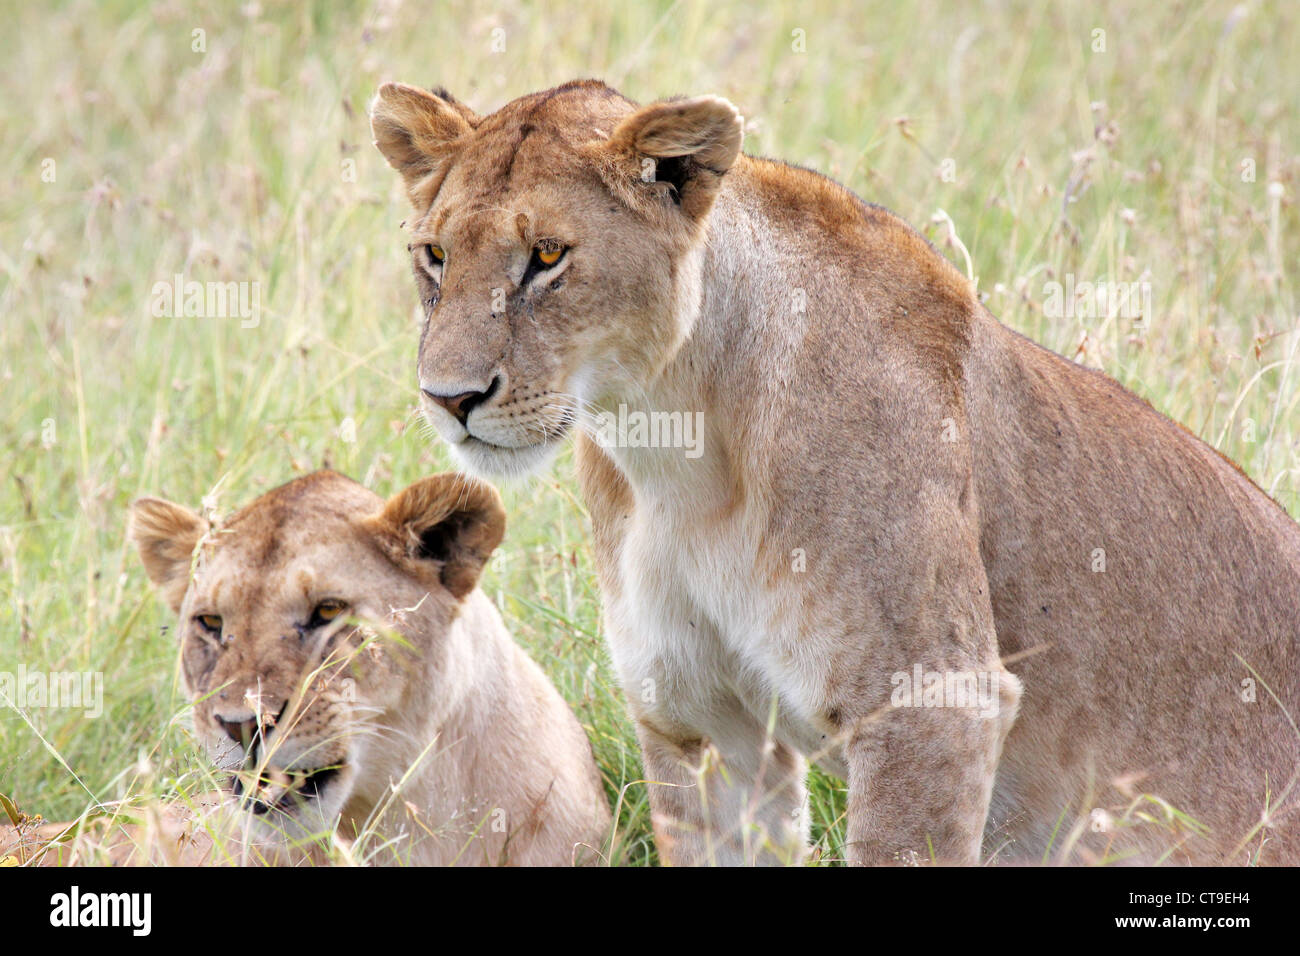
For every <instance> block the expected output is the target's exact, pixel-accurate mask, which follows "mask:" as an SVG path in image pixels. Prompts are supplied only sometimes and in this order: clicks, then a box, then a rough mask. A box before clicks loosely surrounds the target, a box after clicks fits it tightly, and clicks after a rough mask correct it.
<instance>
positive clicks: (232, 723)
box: [217, 717, 258, 749]
mask: <svg viewBox="0 0 1300 956" xmlns="http://www.w3.org/2000/svg"><path fill="white" fill-rule="evenodd" d="M217 723H218V724H219V725H220V726H221V729H222V730H224V731H225V732H226V736H227V737H229V738H230V739H231V740H233V741H234V742H235V743H237V744H239V745H240V746H242V747H244V748H245V749H247V748H248V747H249V746H250V745H251V744H252V742H253V739H254V738H255V737H256V736H257V731H258V721H257V718H255V717H250V718H248V719H247V720H226V719H225V718H224V717H218V718H217Z"/></svg>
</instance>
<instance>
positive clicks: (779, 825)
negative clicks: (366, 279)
mask: <svg viewBox="0 0 1300 956" xmlns="http://www.w3.org/2000/svg"><path fill="white" fill-rule="evenodd" d="M372 124H373V129H374V133H375V139H376V145H377V146H378V147H379V149H380V150H381V151H382V152H383V154H384V156H385V157H386V158H387V159H388V161H389V162H390V163H391V164H392V165H393V166H394V167H395V168H397V169H398V170H399V171H400V172H401V173H402V176H403V178H404V180H405V183H406V187H407V191H408V194H409V197H410V200H411V202H412V203H413V205H414V206H415V209H416V211H417V213H418V216H417V217H416V218H415V219H414V221H413V222H412V224H411V227H410V228H411V246H410V248H411V252H412V255H413V257H414V260H415V275H416V281H417V283H418V286H419V289H420V295H421V298H422V300H423V302H424V304H425V308H426V310H427V316H428V318H427V321H426V323H425V327H424V331H423V334H422V337H421V341H420V352H419V382H420V388H421V390H422V393H423V395H422V401H423V403H424V408H425V412H426V414H427V415H428V417H429V420H430V421H431V422H432V423H433V425H434V426H435V427H436V428H437V429H438V431H439V432H440V433H441V434H442V435H443V437H444V438H445V439H446V440H447V441H448V443H450V444H451V446H452V448H453V450H454V452H455V453H456V455H457V457H458V459H459V460H460V461H461V462H463V463H464V464H465V465H466V466H468V467H469V468H471V469H474V470H476V471H478V472H480V473H486V474H511V473H516V472H521V471H524V470H526V469H528V468H530V467H532V466H534V465H536V464H537V463H539V462H542V461H545V460H546V458H547V456H548V454H549V453H550V452H551V451H552V450H553V449H555V447H556V446H557V445H558V444H559V443H560V442H561V441H562V440H563V438H564V435H565V433H566V432H567V431H568V430H569V428H570V427H571V426H573V425H575V424H576V425H579V426H580V428H581V432H580V434H579V437H578V457H579V470H580V477H581V482H582V487H583V492H584V496H585V499H586V502H587V506H588V508H589V509H590V512H591V518H592V525H593V531H594V536H595V547H596V552H597V559H598V563H599V569H600V575H601V580H602V586H603V590H604V593H605V598H606V611H607V618H608V630H609V640H610V647H611V651H612V654H613V657H614V660H615V662H616V664H617V667H618V670H619V672H620V674H621V677H622V680H623V682H624V685H625V687H626V688H627V691H628V700H629V703H630V706H631V709H632V711H633V714H634V716H635V718H636V722H637V728H638V733H639V735H640V739H641V744H642V748H643V751H644V756H645V761H646V765H647V775H648V778H649V779H650V780H651V781H652V784H651V790H650V793H651V798H652V801H653V804H654V808H655V811H656V814H655V818H656V830H657V833H658V837H659V840H660V846H661V849H662V850H663V852H664V855H665V857H666V858H667V859H669V860H671V861H673V862H697V861H708V860H711V859H712V860H718V861H722V862H730V861H743V860H750V859H755V858H757V857H759V856H760V855H768V854H767V851H772V852H771V854H770V856H771V857H773V858H777V859H779V858H782V857H785V858H797V857H798V853H799V849H800V848H801V847H802V845H803V841H804V840H805V835H806V827H807V824H806V822H805V814H804V812H803V809H802V805H803V802H804V788H803V777H804V770H805V758H812V759H816V760H818V761H819V762H820V763H822V764H823V765H824V766H825V767H827V768H828V769H830V770H832V771H833V772H835V773H837V774H840V775H842V776H843V777H844V778H845V779H846V780H847V781H848V784H849V808H848V838H849V846H848V847H847V855H848V856H849V857H850V858H851V859H853V860H856V861H862V862H885V861H894V860H912V859H921V860H926V859H936V860H940V861H960V862H968V863H973V862H976V861H977V860H979V859H980V857H981V844H982V843H983V846H984V848H985V850H986V851H987V852H988V853H990V854H992V853H994V852H995V851H996V852H997V857H998V859H1007V858H1013V857H1021V858H1031V859H1040V858H1042V857H1043V856H1044V854H1045V853H1046V852H1049V851H1050V852H1051V853H1053V854H1054V855H1055V856H1056V857H1057V858H1062V857H1068V858H1070V859H1083V860H1089V859H1092V860H1095V859H1103V858H1107V859H1114V858H1123V857H1128V858H1133V859H1138V860H1143V861H1155V860H1158V859H1162V858H1163V859H1168V860H1173V861H1180V862H1181V861H1201V862H1234V863H1241V862H1246V861H1248V860H1252V859H1260V860H1263V861H1270V862H1286V861H1291V862H1295V861H1300V845H1298V844H1300V836H1298V834H1297V828H1296V823H1295V819H1296V814H1295V809H1294V808H1295V805H1296V799H1297V795H1296V792H1295V782H1296V774H1297V764H1298V762H1300V736H1298V735H1297V731H1296V727H1295V725H1294V723H1293V722H1292V719H1291V718H1292V717H1295V716H1298V715H1300V527H1297V525H1296V524H1295V523H1294V522H1292V521H1291V519H1290V518H1288V517H1287V515H1286V514H1285V513H1284V512H1283V510H1282V509H1281V508H1280V507H1278V505H1276V504H1275V503H1274V502H1273V501H1271V500H1270V499H1269V498H1268V497H1267V496H1266V495H1265V494H1263V493H1262V492H1261V491H1260V490H1259V489H1258V488H1256V487H1255V486H1254V485H1252V484H1251V482H1250V481H1249V480H1248V479H1247V478H1246V477H1244V476H1243V475H1242V474H1241V473H1240V472H1239V471H1238V470H1237V469H1235V468H1234V467H1233V466H1232V465H1231V464H1230V463H1229V462H1227V461H1225V460H1224V459H1223V458H1221V457H1220V456H1219V455H1218V454H1217V453H1216V452H1215V451H1214V450H1213V449H1211V448H1209V447H1208V446H1206V445H1204V444H1202V443H1201V442H1200V441H1198V440H1197V439H1196V438H1195V437H1193V436H1192V435H1191V434H1189V433H1188V432H1186V431H1184V430H1182V429H1180V428H1179V427H1177V426H1176V425H1174V424H1173V423H1171V422H1170V421H1168V420H1167V419H1165V418H1164V417H1162V416H1161V415H1159V414H1158V413H1156V412H1155V411H1153V410H1152V409H1151V408H1150V407H1149V406H1148V405H1146V404H1145V403H1143V402H1142V401H1140V400H1138V399H1136V398H1135V397H1134V396H1132V395H1131V394H1130V393H1128V392H1126V391H1125V390H1124V389H1122V388H1120V387H1119V386H1118V385H1116V384H1115V383H1114V382H1112V381H1111V380H1110V379H1108V378H1106V377H1104V376H1102V375H1099V374H1097V373H1094V372H1090V371H1087V370H1085V369H1083V368H1080V367H1078V366H1076V365H1073V364H1071V363H1069V362H1067V361H1065V360H1063V359H1061V358H1059V357H1057V356H1056V355H1053V354H1052V353H1050V352H1048V351H1046V350H1044V349H1042V348H1039V347H1038V346H1037V345H1035V344H1033V343H1032V342H1029V341H1028V340H1026V339H1024V338H1022V337H1020V336H1019V335H1017V334H1015V333H1014V332H1012V331H1010V330H1009V329H1007V328H1005V327H1003V326H1002V325H1000V324H999V323H998V322H997V321H996V320H995V319H994V318H993V317H992V316H991V315H990V314H989V313H988V312H987V311H986V310H985V309H984V308H983V307H982V306H981V305H980V303H979V301H978V299H977V297H976V295H975V292H974V291H973V289H972V287H971V285H970V283H968V282H967V281H966V280H965V279H964V278H963V277H962V276H961V275H960V274H959V273H958V272H957V271H956V270H955V269H954V268H952V267H951V266H950V265H949V263H948V262H947V261H946V260H945V259H944V258H943V257H942V256H941V255H939V254H938V253H937V252H935V250H934V249H933V248H932V247H931V246H930V245H929V244H928V243H927V242H926V241H925V240H924V239H923V238H922V237H921V236H920V235H918V234H917V233H916V232H914V231H913V230H912V229H910V228H909V227H908V226H907V225H905V224H904V223H903V222H901V221H900V220H898V219H897V218H895V217H894V216H893V215H891V214H890V213H888V212H886V211H885V210H883V209H880V208H878V207H875V206H870V205H867V204H865V203H863V202H862V201H861V200H860V199H858V198H857V197H856V196H855V195H853V194H852V193H851V192H849V191H848V190H847V189H845V188H844V187H842V186H840V185H838V184H836V183H834V182H832V181H831V180H828V179H825V178H824V177H822V176H819V175H817V174H816V173H813V172H809V171H807V170H802V169H796V168H792V167H789V166H786V165H783V164H781V163H779V162H772V161H768V160H761V159H754V158H751V157H747V156H742V155H741V154H740V152H739V150H740V143H741V119H740V117H739V116H738V115H737V113H736V110H735V109H734V108H733V107H732V106H731V104H730V103H728V102H726V101H725V100H721V99H718V98H716V97H702V98H697V99H680V100H669V101H666V102H660V103H654V104H651V105H649V106H646V107H638V106H637V105H636V104H635V103H632V102H630V101H628V100H627V99H625V98H624V97H622V96H621V95H620V94H618V93H617V92H615V91H614V90H612V89H609V88H608V87H606V86H604V85H603V84H601V83H598V82H590V81H588V82H578V83H570V84H566V85H565V86H561V87H559V88H557V89H554V90H549V91H547V92H544V93H538V94H534V95H531V96H526V97H523V98H521V99H518V100H516V101H514V102H512V103H509V104H508V105H506V106H505V107H503V108H502V109H501V110H499V111H498V112H496V113H493V114H492V115H490V116H487V117H480V116H477V115H475V114H474V113H473V112H472V111H471V110H470V109H468V108H467V107H466V106H464V105H463V104H461V103H458V102H457V101H456V100H454V99H453V98H452V97H450V96H449V95H447V94H445V93H443V92H441V91H437V92H433V93H429V92H425V91H423V90H419V89H416V88H414V87H410V86H404V85H398V84H387V85H385V86H384V87H383V88H381V90H380V92H379V97H378V99H377V100H376V101H375V103H374V106H373V114H372ZM637 416H643V417H640V418H637ZM674 416H676V417H675V418H674ZM611 422H615V423H619V424H620V426H621V425H622V424H623V423H627V428H626V430H623V431H618V430H615V433H613V434H611V432H610V423H611ZM696 422H699V423H701V425H702V431H701V432H700V434H699V435H697V436H691V442H690V443H689V445H688V447H686V448H683V447H663V445H664V444H665V442H664V441H663V440H662V439H663V429H664V427H665V426H670V427H671V426H673V424H674V423H676V425H677V427H678V428H679V432H680V434H678V436H677V437H678V438H681V439H683V440H682V441H678V442H677V444H678V445H682V444H686V442H685V441H684V439H685V438H686V437H687V436H686V426H687V425H688V424H692V423H696ZM647 423H648V425H647ZM656 425H657V427H658V431H657V432H656V433H654V434H651V433H650V429H652V428H653V427H655V426H656ZM593 433H594V434H599V435H600V437H601V439H602V440H601V442H600V443H599V444H598V443H597V442H596V441H594V440H593V437H592V434H593ZM673 443H674V442H672V441H669V442H667V444H669V445H672V444H673ZM769 726H770V727H771V728H772V732H771V735H770V736H771V737H772V738H774V740H772V741H770V742H769V739H768V738H769ZM718 761H720V762H721V764H722V765H723V767H722V769H721V772H706V773H704V774H703V775H702V776H701V775H699V774H698V773H697V771H698V769H699V768H701V766H703V767H704V769H705V770H706V771H709V770H712V769H713V768H714V765H715V764H716V763H717V762H718ZM699 780H704V781H706V784H705V786H703V787H700V786H697V782H698V781H699ZM1070 848H1073V851H1074V852H1069V853H1065V852H1062V851H1063V850H1068V849H1070Z"/></svg>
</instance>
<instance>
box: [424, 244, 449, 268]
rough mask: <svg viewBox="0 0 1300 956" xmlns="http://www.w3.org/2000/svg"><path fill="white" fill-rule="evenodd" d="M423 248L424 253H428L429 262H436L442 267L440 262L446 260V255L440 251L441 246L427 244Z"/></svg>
mask: <svg viewBox="0 0 1300 956" xmlns="http://www.w3.org/2000/svg"><path fill="white" fill-rule="evenodd" d="M424 248H425V251H426V252H428V253H429V259H430V261H432V262H436V263H437V264H438V265H442V261H443V260H444V259H446V258H447V253H445V252H443V251H442V246H435V245H433V244H429V245H427V246H425V247H424Z"/></svg>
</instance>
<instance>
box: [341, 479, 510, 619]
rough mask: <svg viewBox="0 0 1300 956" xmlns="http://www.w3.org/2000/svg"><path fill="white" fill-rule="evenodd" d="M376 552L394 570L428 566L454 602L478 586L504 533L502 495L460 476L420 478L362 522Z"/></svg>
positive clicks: (504, 513)
mask: <svg viewBox="0 0 1300 956" xmlns="http://www.w3.org/2000/svg"><path fill="white" fill-rule="evenodd" d="M365 526H366V528H367V530H369V531H370V533H372V534H373V535H374V536H375V539H376V540H377V541H378V543H379V546H380V548H381V549H382V550H383V551H384V553H385V554H387V555H388V557H389V559H390V560H392V561H393V563H395V564H396V565H398V566H399V567H412V566H415V567H419V566H424V565H426V564H431V565H432V566H434V567H436V568H437V570H438V577H439V579H440V580H441V581H442V584H443V586H444V587H446V589H447V590H448V591H450V592H451V593H452V594H453V595H454V596H455V597H456V598H458V599H459V598H463V597H464V596H465V595H467V594H468V593H469V592H470V591H472V590H474V586H475V585H476V584H477V583H478V579H479V575H480V574H481V573H482V572H483V565H484V564H486V563H487V559H488V558H489V557H490V556H491V554H492V552H493V551H495V550H496V547H497V545H499V544H500V543H501V539H502V538H503V537H504V536H505V532H506V512H505V509H504V508H503V507H502V506H501V496H500V495H498V494H497V491H496V489H495V488H493V487H492V486H491V485H489V484H485V483H484V482H481V481H478V480H477V479H474V478H470V477H468V476H465V475H453V474H445V475H434V476H432V477H430V478H423V479H421V480H420V481H417V482H416V483H415V484H413V485H411V486H410V487H409V488H406V489H404V490H403V491H399V492H398V493H397V494H395V495H393V497H391V498H389V499H388V501H387V502H386V503H385V504H384V507H383V510H382V511H380V512H379V514H377V515H372V516H371V517H369V518H367V519H365Z"/></svg>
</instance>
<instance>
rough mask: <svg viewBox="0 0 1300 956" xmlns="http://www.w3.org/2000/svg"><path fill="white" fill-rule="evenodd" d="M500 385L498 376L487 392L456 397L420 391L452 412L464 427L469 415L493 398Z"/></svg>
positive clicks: (463, 393)
mask: <svg viewBox="0 0 1300 956" xmlns="http://www.w3.org/2000/svg"><path fill="white" fill-rule="evenodd" d="M500 384H501V377H500V376H496V377H495V378H493V379H492V384H491V385H489V386H488V387H487V389H486V391H482V392H459V393H458V394H455V395H439V394H438V393H437V392H435V391H433V390H432V389H428V388H421V389H420V391H422V392H424V394H425V395H428V396H429V398H430V399H431V400H433V401H435V402H437V403H438V404H439V405H441V406H442V407H443V408H445V409H447V411H449V412H451V416H452V418H454V419H456V421H458V422H460V423H461V425H462V426H463V425H464V424H465V423H466V422H467V421H468V420H469V413H470V412H472V411H473V410H474V409H475V408H477V407H478V406H479V405H482V404H483V403H484V402H486V401H487V400H488V399H489V398H491V397H492V395H493V394H494V393H495V392H496V390H497V387H498V386H499V385H500Z"/></svg>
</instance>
